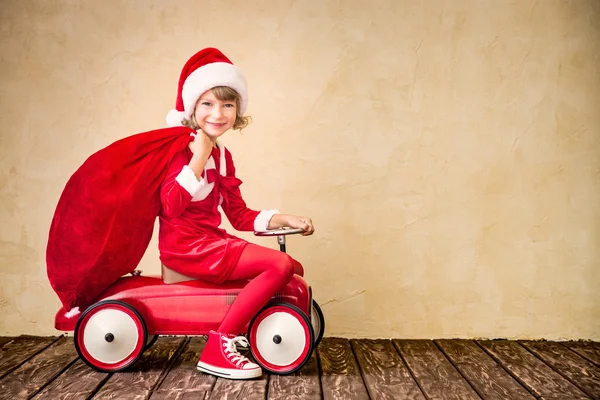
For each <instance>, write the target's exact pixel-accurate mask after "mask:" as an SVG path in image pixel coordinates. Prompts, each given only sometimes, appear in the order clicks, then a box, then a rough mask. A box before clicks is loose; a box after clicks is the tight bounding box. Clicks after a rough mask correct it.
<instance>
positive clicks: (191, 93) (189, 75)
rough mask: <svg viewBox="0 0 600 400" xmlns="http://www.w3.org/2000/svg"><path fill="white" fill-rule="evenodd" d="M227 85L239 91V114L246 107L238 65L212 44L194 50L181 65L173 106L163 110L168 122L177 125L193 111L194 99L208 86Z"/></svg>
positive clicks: (244, 86) (242, 81)
mask: <svg viewBox="0 0 600 400" xmlns="http://www.w3.org/2000/svg"><path fill="white" fill-rule="evenodd" d="M217 86H227V87H230V88H232V89H233V90H235V91H236V92H238V94H239V95H240V97H241V98H240V114H242V115H243V114H244V113H245V112H246V109H247V108H248V88H247V87H246V78H244V75H243V74H242V72H241V71H240V69H239V68H238V67H236V66H235V65H233V63H232V62H231V61H230V60H229V59H228V58H227V57H225V55H224V54H223V53H221V52H220V51H219V50H217V49H214V48H206V49H203V50H200V51H199V52H198V53H196V54H194V55H193V56H192V58H190V59H189V60H188V62H187V63H185V65H184V66H183V70H182V71H181V76H180V77H179V85H178V87H177V100H176V102H175V108H174V109H173V110H171V111H169V113H168V114H167V125H168V126H181V125H182V124H181V121H182V120H183V119H189V118H190V117H191V116H192V114H193V113H194V108H195V107H196V102H197V101H198V99H199V98H200V96H201V95H202V94H203V93H204V92H206V91H207V90H209V89H212V88H214V87H217Z"/></svg>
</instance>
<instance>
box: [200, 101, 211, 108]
mask: <svg viewBox="0 0 600 400" xmlns="http://www.w3.org/2000/svg"><path fill="white" fill-rule="evenodd" d="M202 105H203V106H207V107H209V106H211V104H210V102H208V101H203V102H202Z"/></svg>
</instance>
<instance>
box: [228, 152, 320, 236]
mask: <svg viewBox="0 0 600 400" xmlns="http://www.w3.org/2000/svg"><path fill="white" fill-rule="evenodd" d="M225 153H226V155H225V160H226V162H227V178H226V179H232V180H234V181H237V182H239V183H241V181H239V180H238V179H237V178H236V177H235V166H234V165H233V161H232V158H231V154H230V153H229V150H227V149H226V150H225ZM221 207H222V208H223V211H224V212H225V215H226V216H227V219H229V222H231V225H232V226H233V227H234V228H235V229H237V230H238V231H265V230H267V229H276V228H282V227H289V228H300V229H304V231H305V233H303V235H312V233H313V232H314V230H315V229H314V227H313V224H312V221H311V219H310V218H307V217H298V216H295V215H290V214H280V213H279V211H278V210H263V211H260V212H258V211H254V210H251V209H249V208H248V206H246V202H245V201H244V199H243V198H242V193H241V191H240V188H239V184H238V185H236V186H235V187H232V188H230V189H229V190H228V193H227V200H226V201H224V202H223V204H222V205H221Z"/></svg>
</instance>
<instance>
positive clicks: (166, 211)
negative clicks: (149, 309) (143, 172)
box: [158, 145, 274, 283]
mask: <svg viewBox="0 0 600 400" xmlns="http://www.w3.org/2000/svg"><path fill="white" fill-rule="evenodd" d="M219 146H221V145H219ZM191 156H192V153H191V151H190V150H189V149H187V148H186V149H185V150H183V151H181V152H179V153H177V154H176V155H175V156H174V157H173V159H172V161H171V164H170V166H169V168H168V171H167V175H166V178H165V180H164V182H163V184H162V186H161V191H160V196H161V202H162V210H161V211H160V214H159V217H160V232H159V245H158V247H159V250H160V259H161V261H162V262H163V263H164V264H165V265H166V266H167V267H168V268H171V269H173V270H175V271H177V272H179V273H181V274H184V275H187V276H191V277H194V278H198V279H202V280H206V281H209V282H214V283H221V282H223V281H225V280H227V279H228V277H229V275H230V274H231V271H232V270H233V268H234V267H235V265H236V263H237V261H238V259H239V257H240V255H241V254H242V251H243V250H244V247H245V246H246V244H247V242H246V241H245V240H243V239H239V238H236V237H235V236H232V235H230V234H228V233H227V232H226V231H225V230H224V229H221V228H219V225H220V224H221V214H220V212H219V210H218V207H219V205H220V206H221V207H222V208H223V211H224V212H225V215H226V216H227V218H228V219H229V221H230V222H231V225H232V226H233V227H234V228H235V229H237V230H239V231H252V230H254V229H256V228H258V229H261V228H262V229H265V228H266V226H265V225H266V223H268V219H270V217H271V216H272V214H273V213H274V210H273V211H263V212H259V211H254V210H250V209H249V208H248V207H247V206H246V203H245V202H244V200H243V199H242V195H241V193H240V189H239V186H240V184H241V183H242V181H240V180H239V179H237V178H236V177H235V167H234V165H233V160H232V158H231V153H229V151H228V150H226V149H225V148H224V147H219V148H214V149H213V151H212V153H211V156H210V157H209V159H208V162H207V165H206V167H205V169H204V172H203V174H202V179H201V180H200V181H198V180H197V179H196V177H195V175H194V174H193V171H192V170H191V169H190V168H189V167H188V166H187V165H188V164H189V162H190V159H191ZM223 158H225V164H224V165H223V161H224V160H223ZM259 215H261V216H260V217H259ZM257 217H258V218H257ZM255 223H258V225H256V224H255Z"/></svg>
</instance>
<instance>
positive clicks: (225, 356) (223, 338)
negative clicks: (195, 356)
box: [196, 331, 262, 379]
mask: <svg viewBox="0 0 600 400" xmlns="http://www.w3.org/2000/svg"><path fill="white" fill-rule="evenodd" d="M236 344H240V345H241V346H242V347H248V346H249V343H248V339H246V338H245V337H244V336H234V335H228V334H226V333H219V332H215V331H210V333H209V334H208V341H207V342H206V346H204V350H202V354H201V355H200V360H199V361H198V365H197V366H196V368H198V371H202V372H205V373H207V374H211V375H216V376H220V377H222V378H229V379H252V378H257V377H259V376H261V375H262V369H261V368H260V367H259V366H258V365H256V364H254V363H253V362H250V360H248V359H247V358H246V357H244V356H243V355H241V354H240V353H239V352H238V350H237V348H236Z"/></svg>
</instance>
